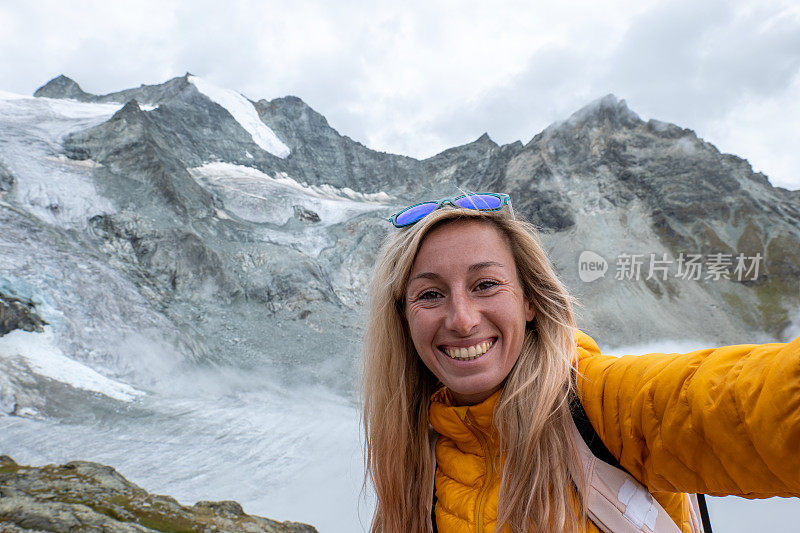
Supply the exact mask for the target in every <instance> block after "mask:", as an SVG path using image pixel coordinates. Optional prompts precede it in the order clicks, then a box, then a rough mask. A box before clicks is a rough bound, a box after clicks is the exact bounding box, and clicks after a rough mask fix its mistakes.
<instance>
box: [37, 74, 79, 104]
mask: <svg viewBox="0 0 800 533" xmlns="http://www.w3.org/2000/svg"><path fill="white" fill-rule="evenodd" d="M33 96H36V97H46V98H71V99H74V100H85V99H86V98H87V97H89V96H90V95H89V94H87V93H85V92H84V91H83V89H81V86H80V85H78V84H77V83H76V82H75V81H74V80H73V79H72V78H69V77H67V76H65V75H63V74H59V75H58V76H56V77H55V78H53V79H52V80H50V81H48V82H47V83H45V84H44V85H42V86H41V87H39V88H38V89H36V91H35V92H34V93H33Z"/></svg>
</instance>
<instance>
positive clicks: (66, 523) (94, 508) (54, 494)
mask: <svg viewBox="0 0 800 533" xmlns="http://www.w3.org/2000/svg"><path fill="white" fill-rule="evenodd" d="M20 528H21V529H22V530H25V531H30V530H35V531H47V532H58V533H62V532H63V533H68V532H72V531H106V532H109V533H132V532H145V531H199V532H213V531H229V532H232V533H236V532H248V533H250V532H252V533H258V532H263V533H282V532H286V533H289V532H291V533H312V532H314V531H316V529H314V528H313V527H312V526H309V525H306V524H300V523H297V522H276V521H274V520H269V519H266V518H261V517H258V516H251V515H248V514H245V512H244V510H243V509H242V507H241V505H239V504H238V503H237V502H234V501H222V502H211V501H201V502H198V503H197V504H195V505H194V506H193V507H187V506H183V505H181V504H180V503H178V502H177V501H176V500H175V499H174V498H171V497H169V496H159V495H153V494H149V493H148V492H147V491H145V490H143V489H142V488H140V487H138V486H136V485H135V484H133V483H131V482H129V481H128V480H126V479H125V478H124V477H122V476H121V475H120V474H119V473H118V472H117V471H116V470H114V469H113V468H111V467H109V466H105V465H101V464H98V463H90V462H86V461H73V462H71V463H67V464H66V465H62V466H55V465H49V466H43V467H28V466H20V465H18V464H16V463H15V462H14V461H13V460H12V459H11V458H10V457H8V456H0V530H2V531H18V530H20Z"/></svg>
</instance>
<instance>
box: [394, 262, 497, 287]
mask: <svg viewBox="0 0 800 533" xmlns="http://www.w3.org/2000/svg"><path fill="white" fill-rule="evenodd" d="M490 267H500V268H503V264H502V263H498V262H497V261H481V262H480V263H475V264H472V265H470V266H469V268H467V272H476V271H478V270H483V269H484V268H490ZM441 277H442V276H440V275H439V274H437V273H435V272H420V273H419V274H416V275H415V276H413V277H412V278H411V279H409V280H408V283H411V282H412V281H414V280H415V279H440V278H441Z"/></svg>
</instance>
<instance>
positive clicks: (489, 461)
mask: <svg viewBox="0 0 800 533" xmlns="http://www.w3.org/2000/svg"><path fill="white" fill-rule="evenodd" d="M464 422H465V423H466V425H467V428H468V429H469V430H470V431H471V432H472V434H473V435H475V438H477V439H478V442H480V444H481V447H482V448H483V454H484V457H485V458H486V480H485V481H484V483H483V488H482V489H481V492H480V494H479V495H478V501H477V503H476V508H475V533H481V531H482V530H483V511H484V507H485V505H486V497H487V496H488V495H489V488H490V487H491V483H492V479H494V456H493V455H492V453H491V451H492V450H491V447H490V445H489V439H488V438H487V437H486V435H485V434H484V433H483V431H482V430H481V429H480V428H479V427H478V426H477V425H476V424H475V423H474V421H473V420H472V417H471V416H470V415H469V412H467V415H466V416H465V417H464Z"/></svg>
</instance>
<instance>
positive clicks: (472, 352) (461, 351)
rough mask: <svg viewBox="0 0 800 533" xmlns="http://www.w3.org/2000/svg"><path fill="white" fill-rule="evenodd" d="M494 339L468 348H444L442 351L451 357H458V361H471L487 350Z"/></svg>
mask: <svg viewBox="0 0 800 533" xmlns="http://www.w3.org/2000/svg"><path fill="white" fill-rule="evenodd" d="M492 344H494V341H484V342H481V343H479V344H476V345H474V346H470V347H469V348H445V349H444V352H445V353H446V354H447V356H448V357H450V358H451V359H458V360H460V361H471V360H472V359H477V358H478V357H480V356H481V355H483V354H485V353H486V352H487V351H489V348H491V347H492Z"/></svg>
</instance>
